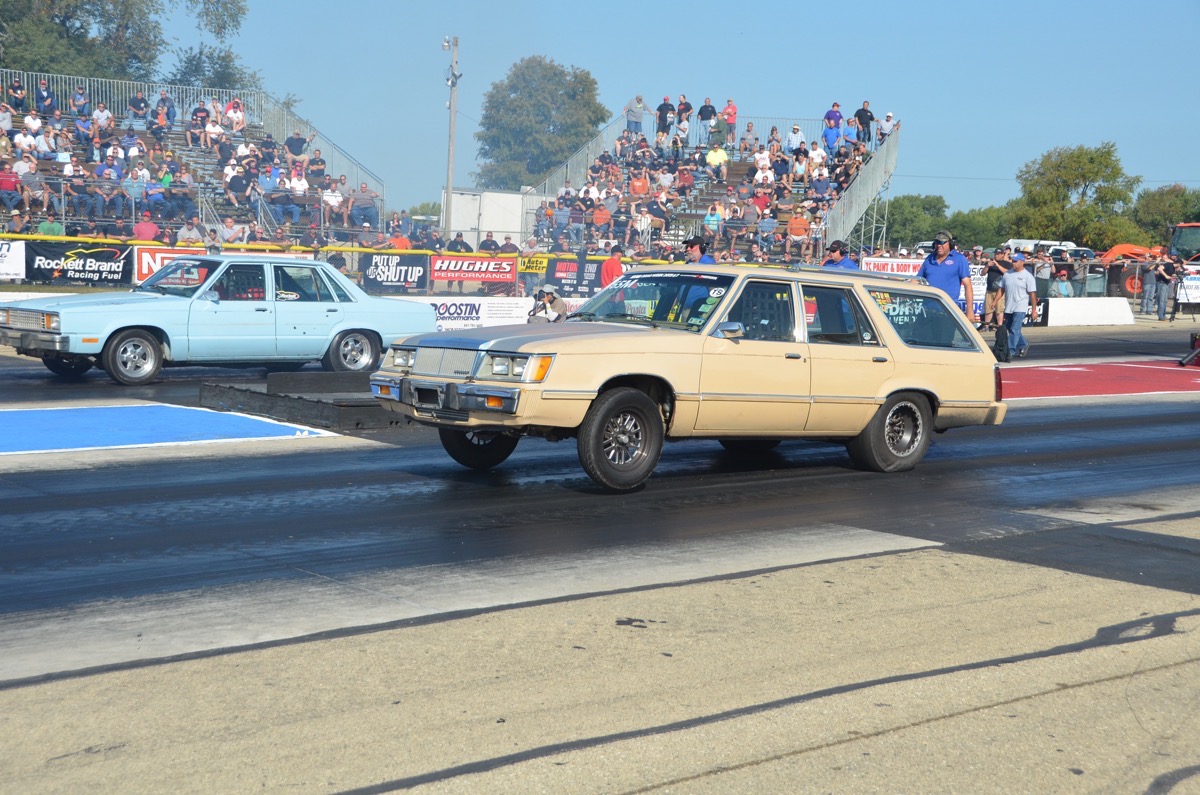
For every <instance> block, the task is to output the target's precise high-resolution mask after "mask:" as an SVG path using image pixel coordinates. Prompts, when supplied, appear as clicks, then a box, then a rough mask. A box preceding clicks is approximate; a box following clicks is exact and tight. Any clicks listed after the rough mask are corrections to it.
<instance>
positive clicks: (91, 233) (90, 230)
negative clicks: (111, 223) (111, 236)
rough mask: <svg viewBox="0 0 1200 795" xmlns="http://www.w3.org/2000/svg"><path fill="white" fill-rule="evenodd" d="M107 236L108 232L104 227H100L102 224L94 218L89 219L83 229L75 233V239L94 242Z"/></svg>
mask: <svg viewBox="0 0 1200 795" xmlns="http://www.w3.org/2000/svg"><path fill="white" fill-rule="evenodd" d="M105 235H106V232H105V230H104V227H102V226H100V223H99V222H98V221H97V220H96V219H95V217H94V216H93V217H90V218H88V219H87V222H86V223H85V224H84V225H83V228H82V229H80V230H79V231H78V232H76V233H75V237H86V238H90V239H93V240H94V239H96V238H98V237H105Z"/></svg>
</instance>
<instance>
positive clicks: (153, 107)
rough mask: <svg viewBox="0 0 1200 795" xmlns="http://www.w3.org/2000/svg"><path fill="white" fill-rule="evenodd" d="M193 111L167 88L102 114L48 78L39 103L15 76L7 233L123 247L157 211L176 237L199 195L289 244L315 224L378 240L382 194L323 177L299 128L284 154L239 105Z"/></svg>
mask: <svg viewBox="0 0 1200 795" xmlns="http://www.w3.org/2000/svg"><path fill="white" fill-rule="evenodd" d="M184 113H186V114H187V115H186V116H185V118H183V119H181V118H180V117H179V116H180V114H179V110H178V108H177V107H176V104H175V100H174V99H173V98H172V97H171V96H170V94H169V93H168V92H167V91H166V90H165V89H163V90H160V91H159V92H158V96H157V97H156V98H147V97H146V95H145V92H143V91H136V92H135V93H134V95H133V96H132V97H130V99H129V101H128V103H127V104H126V107H125V108H124V111H123V112H120V111H117V109H110V108H109V107H108V105H107V104H106V103H104V102H96V103H94V104H93V102H92V100H91V98H90V97H89V96H88V93H87V91H86V90H85V88H84V87H83V86H77V88H76V90H75V91H74V92H73V93H72V94H71V96H70V97H63V98H60V97H58V96H56V95H55V94H54V92H53V91H52V90H50V89H49V88H48V87H47V81H45V80H39V85H38V87H37V89H36V91H34V92H33V94H32V95H30V94H29V93H28V92H27V91H26V89H25V88H24V87H23V86H22V85H21V80H20V78H19V77H14V78H13V80H12V81H11V82H10V83H9V84H8V85H7V86H5V87H4V101H3V102H0V133H2V134H0V164H2V165H0V206H2V209H3V212H4V213H6V214H7V215H6V218H5V220H7V221H8V223H7V224H6V227H7V228H8V230H9V231H13V230H14V229H15V228H19V229H21V230H23V231H26V232H30V231H31V230H32V231H36V230H37V229H38V228H39V227H41V226H42V225H43V223H44V222H45V221H46V220H48V219H50V218H51V216H53V219H52V220H53V223H54V224H57V226H52V227H50V228H58V226H61V227H62V232H63V233H66V234H74V233H81V232H87V231H88V230H90V229H98V230H100V231H101V232H105V231H114V232H116V234H114V235H113V237H116V238H121V237H123V236H124V235H123V233H124V232H125V231H126V230H127V227H130V225H132V224H134V222H135V221H138V220H139V219H141V218H143V217H144V216H145V215H146V214H147V213H149V215H150V216H151V217H152V218H153V219H155V220H157V221H160V222H163V226H164V228H167V227H169V228H171V229H175V228H178V227H181V226H183V225H184V222H185V220H186V219H189V218H192V217H194V216H196V214H197V211H198V206H197V200H198V190H203V189H205V186H214V187H212V188H209V189H208V190H209V191H210V193H211V198H212V199H213V201H214V209H215V210H216V211H217V212H218V213H222V214H224V213H228V214H229V215H231V216H233V217H235V218H236V224H235V225H236V226H237V227H238V228H239V229H243V230H249V229H250V227H251V222H254V225H255V226H257V225H258V221H259V220H260V219H262V220H264V221H265V220H266V219H267V218H268V217H269V218H270V220H272V221H273V222H274V224H275V225H280V226H284V227H285V230H284V233H283V235H282V238H283V239H291V240H293V241H298V240H299V239H300V238H302V237H303V236H304V228H305V227H306V226H307V227H309V228H311V227H312V226H314V225H316V226H317V227H318V228H320V229H321V230H322V232H323V234H324V235H325V236H326V237H328V238H329V239H330V240H335V241H337V242H342V243H346V242H350V241H352V240H357V239H358V238H360V237H361V236H362V230H364V229H368V228H369V229H372V230H381V227H380V223H379V221H380V218H379V216H380V196H379V194H378V193H377V192H375V191H374V190H372V189H371V188H370V187H369V186H368V185H367V183H365V182H363V183H359V184H358V185H354V184H350V183H348V182H347V178H346V176H345V175H341V176H340V177H336V178H335V177H334V175H332V174H329V173H326V169H327V164H326V161H325V159H324V157H322V154H321V150H320V149H310V146H311V144H312V141H313V138H314V135H312V134H310V135H308V136H304V135H302V134H301V133H300V131H299V130H296V131H295V132H294V133H293V135H292V136H291V137H289V138H287V139H285V140H284V141H283V142H282V145H279V144H277V143H276V142H275V141H274V139H273V136H272V135H271V134H270V133H265V134H261V135H256V136H254V139H253V140H252V139H251V129H252V128H250V127H248V119H247V114H246V110H245V108H244V107H243V106H242V102H241V100H240V99H238V98H236V97H234V98H233V99H231V100H229V101H228V102H224V103H222V102H221V101H220V100H218V99H217V98H216V97H213V98H211V100H209V101H207V102H206V101H205V100H200V101H198V102H197V103H196V105H195V107H194V108H192V109H191V110H190V112H189V111H186V110H185V111H184ZM176 150H178V154H177V151H176ZM189 161H191V162H193V163H194V164H195V168H197V169H200V171H199V172H198V173H196V172H193V170H192V168H189V165H188V163H189ZM214 162H215V163H216V164H217V168H216V169H215V170H213V169H212V164H213V163H214ZM125 220H127V221H128V222H129V224H125V223H124V221H125ZM64 221H65V222H66V223H65V224H64ZM119 221H120V223H118V222H119ZM302 221H303V222H302ZM272 237H275V236H274V235H272Z"/></svg>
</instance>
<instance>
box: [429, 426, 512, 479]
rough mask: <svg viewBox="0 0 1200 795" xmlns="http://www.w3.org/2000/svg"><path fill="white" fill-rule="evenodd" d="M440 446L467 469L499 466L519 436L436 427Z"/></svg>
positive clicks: (506, 457)
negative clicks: (440, 441) (440, 442)
mask: <svg viewBox="0 0 1200 795" xmlns="http://www.w3.org/2000/svg"><path fill="white" fill-rule="evenodd" d="M438 438H439V439H441V440H442V447H444V448H446V452H447V453H449V454H450V457H451V458H453V459H454V460H455V461H457V462H458V463H460V464H462V465H463V466H465V467H467V468H468V469H491V468H492V467H494V466H499V465H500V464H502V463H504V462H505V460H507V459H508V457H509V456H510V455H512V452H513V450H516V449H517V442H519V441H520V438H519V437H516V436H507V435H505V434H502V433H497V432H496V431H456V430H454V429H453V428H438Z"/></svg>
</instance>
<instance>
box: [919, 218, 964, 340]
mask: <svg viewBox="0 0 1200 795" xmlns="http://www.w3.org/2000/svg"><path fill="white" fill-rule="evenodd" d="M917 276H918V277H920V278H922V279H924V280H925V281H927V282H929V284H930V286H932V287H936V288H938V289H939V290H941V291H942V292H944V293H946V295H948V296H950V300H951V301H954V302H955V303H958V294H959V291H960V288H961V291H962V293H963V297H964V298H966V300H967V303H966V315H967V320H968V321H970V322H971V323H978V322H979V321H978V319H977V318H976V317H975V291H974V288H972V286H971V264H970V263H969V262H967V258H966V257H964V256H963V255H962V254H960V253H959V252H957V251H955V250H954V236H953V235H951V234H950V233H949V232H947V231H945V230H943V231H941V232H938V233H937V234H936V235H934V237H933V253H932V254H930V255H929V256H928V257H926V258H925V261H924V262H922V263H921V269H920V270H919V271H917Z"/></svg>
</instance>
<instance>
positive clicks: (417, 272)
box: [358, 254, 429, 295]
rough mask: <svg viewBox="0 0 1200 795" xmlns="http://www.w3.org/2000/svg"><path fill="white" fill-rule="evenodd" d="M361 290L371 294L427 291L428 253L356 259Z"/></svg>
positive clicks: (369, 255)
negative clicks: (359, 271) (360, 273)
mask: <svg viewBox="0 0 1200 795" xmlns="http://www.w3.org/2000/svg"><path fill="white" fill-rule="evenodd" d="M358 267H359V270H361V271H362V286H363V289H364V290H366V291H367V292H368V293H371V294H372V295H389V294H391V295H395V294H403V293H413V292H417V293H424V292H427V291H428V290H429V255H428V254H364V255H362V256H360V257H359V261H358Z"/></svg>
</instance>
